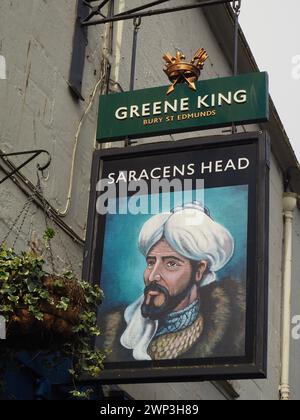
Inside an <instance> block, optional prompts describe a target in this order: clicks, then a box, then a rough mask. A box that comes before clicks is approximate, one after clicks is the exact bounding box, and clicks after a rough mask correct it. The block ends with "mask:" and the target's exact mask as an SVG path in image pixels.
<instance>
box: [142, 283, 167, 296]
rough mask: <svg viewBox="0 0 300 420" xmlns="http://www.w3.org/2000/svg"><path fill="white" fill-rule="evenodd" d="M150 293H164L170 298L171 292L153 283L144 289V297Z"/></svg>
mask: <svg viewBox="0 0 300 420" xmlns="http://www.w3.org/2000/svg"><path fill="white" fill-rule="evenodd" d="M149 292H159V293H163V294H164V295H166V296H169V291H168V289H167V288H166V287H164V286H162V285H160V284H158V283H155V282H154V283H151V284H149V285H148V286H147V287H145V289H144V295H145V296H146V295H147V293H149Z"/></svg>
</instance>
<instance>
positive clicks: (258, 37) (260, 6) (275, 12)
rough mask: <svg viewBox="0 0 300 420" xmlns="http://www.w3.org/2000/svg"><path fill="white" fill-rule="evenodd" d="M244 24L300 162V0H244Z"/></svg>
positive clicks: (245, 31) (242, 16)
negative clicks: (266, 73) (267, 75)
mask: <svg viewBox="0 0 300 420" xmlns="http://www.w3.org/2000/svg"><path fill="white" fill-rule="evenodd" d="M240 23H241V26H242V29H243V31H244V33H245V36H246V38H247V40H248V42H249V44H250V47H251V50H252V52H253V54H254V57H255V58H256V61H257V64H258V66H259V68H260V70H262V71H264V70H266V71H267V72H268V73H269V77H270V93H271V96H272V98H273V101H274V103H275V106H276V108H277V111H278V113H279V115H280V118H281V120H282V122H283V124H284V127H285V129H286V132H287V134H288V136H289V138H290V141H291V143H292V146H293V148H294V150H295V153H296V155H297V157H298V161H299V162H300V132H299V125H300V0H242V9H241V17H240ZM298 124H299V125H298Z"/></svg>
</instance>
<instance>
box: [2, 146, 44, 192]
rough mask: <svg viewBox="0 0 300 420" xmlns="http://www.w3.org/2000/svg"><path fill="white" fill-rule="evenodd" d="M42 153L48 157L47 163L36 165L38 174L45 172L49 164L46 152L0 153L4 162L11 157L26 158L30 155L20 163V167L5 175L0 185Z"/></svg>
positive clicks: (41, 150)
mask: <svg viewBox="0 0 300 420" xmlns="http://www.w3.org/2000/svg"><path fill="white" fill-rule="evenodd" d="M42 153H46V154H47V155H48V161H47V162H46V163H45V164H44V165H40V164H37V169H38V171H40V172H43V171H45V170H46V169H47V168H48V167H49V166H50V163H51V160H52V158H51V155H50V153H49V152H47V150H43V149H40V150H30V151H25V152H14V153H0V158H2V159H3V160H4V162H5V160H6V158H8V157H11V156H27V155H31V156H30V157H29V158H28V159H27V160H26V161H25V162H23V163H21V165H19V166H17V167H16V168H15V169H13V170H12V171H11V172H10V173H9V174H7V175H6V176H5V177H4V178H2V179H1V180H0V184H2V183H3V182H4V181H6V180H7V179H9V178H11V177H12V176H13V175H15V174H16V173H17V172H19V171H20V169H22V168H24V166H26V165H28V163H30V162H31V161H32V160H34V159H36V158H37V157H38V156H40V155H41V154H42Z"/></svg>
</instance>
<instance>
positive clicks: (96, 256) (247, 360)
mask: <svg viewBox="0 0 300 420" xmlns="http://www.w3.org/2000/svg"><path fill="white" fill-rule="evenodd" d="M238 144H240V145H243V144H255V145H256V153H257V167H256V168H255V186H252V188H253V190H252V191H253V192H252V199H253V196H254V198H255V199H254V200H253V202H252V203H251V204H249V206H250V207H251V212H250V214H252V219H251V222H253V225H250V221H249V227H248V233H249V232H250V231H251V232H252V234H253V237H252V239H251V240H250V243H249V248H250V249H252V250H251V253H252V254H251V255H252V257H251V261H252V267H251V268H249V264H248V270H249V269H250V272H251V282H250V283H251V284H249V282H247V287H248V288H249V289H247V292H248V293H247V300H248V299H249V300H248V304H247V309H248V312H247V340H246V357H243V358H226V359H224V360H223V359H206V360H204V359H202V360H201V365H199V359H198V363H197V360H192V361H190V363H189V362H187V360H186V359H185V360H178V361H177V360H176V361H175V362H174V360H173V361H162V362H159V361H152V362H133V363H132V362H130V363H120V364H116V363H107V364H105V369H104V371H103V372H102V374H101V377H100V378H99V379H100V380H101V381H102V382H103V383H145V382H155V381H159V382H166V381H179V382H180V381H202V380H223V379H254V378H265V377H266V374H267V330H268V321H267V319H268V312H267V307H268V305H267V303H268V248H269V241H268V239H269V230H268V229H269V228H268V226H269V170H270V161H269V159H270V144H269V139H268V136H267V135H266V134H262V133H244V134H235V135H229V136H216V137H206V138H198V139H194V140H183V141H178V142H175V143H174V142H172V143H170V142H168V143H159V144H155V145H153V144H152V145H143V146H136V147H132V148H129V149H110V150H105V151H96V152H95V153H94V159H93V166H92V174H91V192H90V204H89V214H88V229H87V240H86V247H85V252H84V267H83V278H85V279H89V281H91V282H96V281H97V279H98V280H99V278H100V274H99V273H100V269H101V264H102V261H101V257H102V250H103V245H104V244H103V235H104V226H105V217H104V216H99V215H97V214H96V200H97V192H96V184H97V181H98V180H99V179H101V173H102V170H103V164H104V163H105V162H110V161H115V160H122V159H125V158H136V159H137V158H139V157H142V156H143V157H145V156H147V155H149V156H150V155H154V154H156V155H157V154H170V153H172V152H177V153H178V152H182V153H184V151H185V150H189V151H190V150H193V149H194V150H199V149H200V150H201V149H204V150H205V149H206V148H211V147H225V146H234V145H238ZM250 207H249V208H250ZM250 227H251V228H250ZM97 232H100V236H99V235H97ZM101 238H102V239H101ZM249 252H250V251H249ZM254 257H255V258H254ZM253 261H257V265H256V264H253ZM253 265H254V266H253ZM251 270H252V271H251ZM249 331H250V332H251V333H249Z"/></svg>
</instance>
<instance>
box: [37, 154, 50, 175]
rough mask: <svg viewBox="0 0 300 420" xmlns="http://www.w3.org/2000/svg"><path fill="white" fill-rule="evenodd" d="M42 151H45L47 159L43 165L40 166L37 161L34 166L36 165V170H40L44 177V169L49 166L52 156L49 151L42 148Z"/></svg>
mask: <svg viewBox="0 0 300 420" xmlns="http://www.w3.org/2000/svg"><path fill="white" fill-rule="evenodd" d="M42 153H46V154H47V155H48V161H47V162H46V163H45V165H43V166H41V165H40V164H39V163H38V164H37V165H36V167H37V170H38V171H40V172H42V176H43V177H44V171H45V170H46V169H48V168H49V166H50V164H51V161H52V157H51V155H50V153H49V152H47V150H43V152H42Z"/></svg>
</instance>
